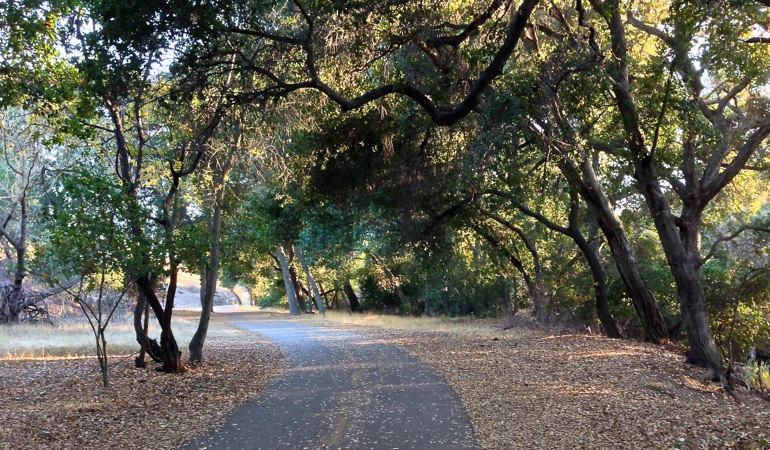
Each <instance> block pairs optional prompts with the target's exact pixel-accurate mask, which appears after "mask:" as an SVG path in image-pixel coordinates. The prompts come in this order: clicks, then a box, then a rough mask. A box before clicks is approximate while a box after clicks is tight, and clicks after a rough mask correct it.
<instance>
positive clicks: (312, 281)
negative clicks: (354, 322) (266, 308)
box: [294, 245, 326, 315]
mask: <svg viewBox="0 0 770 450" xmlns="http://www.w3.org/2000/svg"><path fill="white" fill-rule="evenodd" d="M294 254H295V255H297V260H298V261H299V265H300V266H302V271H303V272H305V278H307V283H308V284H309V285H310V289H311V290H312V291H313V298H315V305H316V308H318V314H321V315H324V314H326V307H324V302H323V300H322V299H321V293H320V292H319V291H318V286H317V285H316V283H315V279H314V278H313V275H311V274H310V268H309V267H308V266H307V264H305V259H304V258H303V257H302V251H301V250H300V248H299V246H298V245H295V246H294Z"/></svg>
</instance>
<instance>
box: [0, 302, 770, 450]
mask: <svg viewBox="0 0 770 450" xmlns="http://www.w3.org/2000/svg"><path fill="white" fill-rule="evenodd" d="M228 317H233V316H227V315H225V314H217V315H215V320H218V321H223V320H226V319H227V318H228ZM220 323H221V322H220ZM311 323H313V324H316V325H323V326H329V324H325V323H324V322H321V321H313V322H311ZM334 327H335V328H340V329H344V330H347V331H354V332H356V333H359V334H361V335H364V336H367V337H369V338H370V339H374V340H380V341H382V342H385V343H390V344H394V345H397V346H399V347H401V348H402V349H405V350H406V351H408V352H410V353H411V354H413V355H415V356H417V357H418V358H420V359H421V360H423V361H424V362H427V363H428V364H430V365H431V366H433V367H434V368H436V369H437V370H438V371H440V372H441V373H442V374H443V376H444V377H445V378H446V379H447V380H448V381H449V382H450V383H451V385H452V387H453V388H454V390H455V391H456V392H457V393H458V395H459V397H460V399H461V400H462V402H463V404H464V405H465V408H466V410H467V411H468V413H469V415H470V418H471V421H472V423H473V426H474V429H475V432H476V438H477V440H478V443H479V446H480V447H481V448H484V449H500V450H504V449H515V448H549V449H555V448H570V449H571V448H592V449H625V448H661V449H671V448H683V449H699V448H713V449H721V448H736V449H737V448H740V449H744V448H770V446H768V445H767V441H770V403H769V402H767V401H766V400H763V399H761V398H758V397H755V396H754V395H753V394H747V393H746V391H745V389H741V390H739V395H740V396H741V397H742V398H743V402H742V403H741V404H737V403H736V402H735V401H734V400H733V399H732V398H730V397H728V396H726V395H725V394H724V393H723V392H722V391H721V389H720V388H718V387H717V386H715V385H713V384H703V383H701V382H700V381H698V377H699V376H700V374H701V372H700V371H699V370H696V369H692V368H691V367H689V366H687V365H685V364H684V363H683V357H682V356H681V355H678V354H675V353H672V352H669V351H666V350H665V349H663V348H660V347H656V346H651V345H646V344H640V343H635V342H629V341H616V340H609V339H603V338H598V337H591V336H554V337H548V336H545V337H544V336H541V335H539V334H536V333H531V332H517V331H515V330H511V331H508V332H502V331H499V332H495V333H494V334H492V335H490V336H482V337H480V336H472V335H464V334H460V335H458V334H449V333H434V332H419V331H397V330H383V329H377V328H365V327H358V326H342V325H339V324H336V325H334ZM495 338H496V339H497V340H495ZM207 351H208V355H207V356H208V362H207V363H206V364H204V365H203V367H201V368H198V369H195V370H192V371H190V372H189V373H187V374H184V375H180V376H170V375H165V374H159V373H156V372H153V371H152V370H151V369H146V370H139V369H135V368H134V367H133V363H132V359H131V358H129V359H124V360H120V361H117V360H115V359H113V360H112V362H113V363H115V366H114V367H113V369H112V372H111V374H112V380H113V388H112V389H110V390H105V389H103V388H102V387H101V385H100V377H99V373H98V369H97V364H96V361H95V360H94V359H79V360H61V359H59V360H48V361H42V360H29V359H28V360H21V361H9V360H1V361H0V394H1V395H0V423H2V427H0V448H3V449H38V448H81V449H97V448H132V449H133V448H137V449H139V448H153V449H172V448H178V447H179V445H180V444H181V443H182V442H184V441H186V440H189V439H191V438H192V437H193V436H196V435H198V434H200V433H202V432H204V431H205V430H208V429H210V428H211V427H215V428H216V427H221V426H222V425H223V424H224V422H223V421H224V420H225V418H226V417H227V414H228V413H230V412H232V411H233V410H234V409H235V408H236V407H237V406H238V405H240V404H242V403H243V402H246V401H248V400H250V399H253V398H255V397H256V396H257V394H258V393H259V392H260V391H261V390H262V389H263V388H264V387H265V386H266V385H267V384H268V383H269V382H270V380H272V377H274V376H275V375H276V374H277V373H280V372H281V371H282V370H283V367H284V364H285V361H284V359H283V354H282V352H281V351H280V350H279V348H278V347H277V346H276V345H275V344H274V343H272V341H268V340H267V339H265V338H263V337H261V336H259V335H257V334H254V333H249V332H246V331H242V330H236V329H233V328H226V331H225V332H222V333H217V334H214V335H212V336H211V337H210V338H209V340H208V341H207ZM404 450H406V449H404Z"/></svg>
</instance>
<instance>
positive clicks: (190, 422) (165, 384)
mask: <svg viewBox="0 0 770 450" xmlns="http://www.w3.org/2000/svg"><path fill="white" fill-rule="evenodd" d="M204 357H205V358H206V361H205V362H204V364H202V365H201V366H198V367H194V368H191V369H190V370H189V371H188V372H187V373H185V374H179V375H170V374H163V373H159V372H156V371H154V370H153V368H152V367H150V365H148V368H146V369H137V368H135V367H134V365H133V357H128V358H122V359H119V358H113V359H112V360H111V361H112V362H113V363H114V366H113V367H112V368H111V370H110V377H111V386H110V388H109V389H105V388H103V387H102V385H101V376H100V373H99V371H98V367H97V363H96V361H95V360H94V359H93V358H83V359H69V360H64V359H58V360H52V361H30V360H26V361H1V362H0V386H2V391H1V392H2V393H0V424H2V426H0V448H3V449H14V450H17V449H41V448H51V449H64V448H77V449H105V448H114V449H171V448H178V447H179V446H180V445H181V444H182V443H183V442H184V441H186V440H189V439H190V438H192V437H193V436H195V435H198V434H201V433H202V432H204V431H205V430H207V429H211V428H216V427H217V425H221V423H222V421H223V420H224V419H225V415H226V414H227V413H228V412H231V411H232V410H233V409H235V407H236V406H238V405H239V404H241V403H243V402H245V401H247V400H249V399H252V398H254V397H255V396H256V395H257V394H258V393H259V391H261V390H262V388H263V387H264V386H265V385H266V384H267V383H268V382H269V381H270V380H271V379H272V378H273V376H274V375H276V374H277V373H278V372H280V371H281V370H282V367H283V354H282V353H281V351H280V350H279V349H278V347H277V346H276V345H274V344H273V343H271V342H270V341H268V340H267V339H265V338H262V337H260V336H259V335H256V334H253V333H248V332H245V331H239V330H235V329H229V330H226V331H223V332H219V333H217V334H215V335H212V336H210V337H209V339H207V342H206V348H205V349H204Z"/></svg>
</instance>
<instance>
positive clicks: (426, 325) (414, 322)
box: [299, 311, 510, 336]
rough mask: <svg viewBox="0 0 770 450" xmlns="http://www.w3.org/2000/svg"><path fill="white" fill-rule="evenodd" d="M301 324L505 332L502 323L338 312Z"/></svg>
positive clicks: (309, 317) (475, 333)
mask: <svg viewBox="0 0 770 450" xmlns="http://www.w3.org/2000/svg"><path fill="white" fill-rule="evenodd" d="M299 320H302V321H307V322H309V323H315V324H322V325H323V324H326V325H334V324H343V325H359V326H365V327H375V328H383V329H389V330H404V331H431V332H449V333H455V334H464V335H472V336H497V335H499V334H500V333H501V330H502V322H501V321H500V320H494V319H469V318H449V317H405V316H394V315H382V314H370V313H363V314H358V313H353V314H351V313H347V312H338V311H327V312H326V315H324V316H320V315H315V314H313V315H303V316H301V317H300V318H299ZM508 334H510V333H508Z"/></svg>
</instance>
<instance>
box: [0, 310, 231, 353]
mask: <svg viewBox="0 0 770 450" xmlns="http://www.w3.org/2000/svg"><path fill="white" fill-rule="evenodd" d="M197 326H198V319H197V315H196V314H194V313H189V312H179V313H177V314H176V316H175V318H174V321H173V325H172V329H173V330H174V336H175V337H176V338H177V341H178V342H179V344H180V347H182V346H186V345H187V344H188V343H189V341H190V339H192V336H193V334H195V330H196V327H197ZM212 331H214V332H216V326H215V327H214V330H212ZM149 335H150V337H157V336H159V335H160V328H159V327H158V325H157V323H156V322H155V320H154V319H153V320H151V321H150V330H149ZM106 337H107V351H108V356H113V355H114V356H118V355H127V354H131V353H134V352H136V351H137V343H136V334H135V333H134V326H133V322H132V319H131V317H130V316H126V317H118V318H115V319H113V322H111V323H110V324H109V326H108V327H107V331H106ZM95 352H96V343H95V340H94V334H93V332H92V331H91V327H90V325H89V324H88V322H87V321H86V319H85V317H79V318H71V319H66V320H56V321H55V322H54V325H49V324H44V323H40V324H14V325H8V326H2V327H0V360H18V359H39V358H45V359H49V358H57V357H58V358H76V357H82V356H92V355H95Z"/></svg>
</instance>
